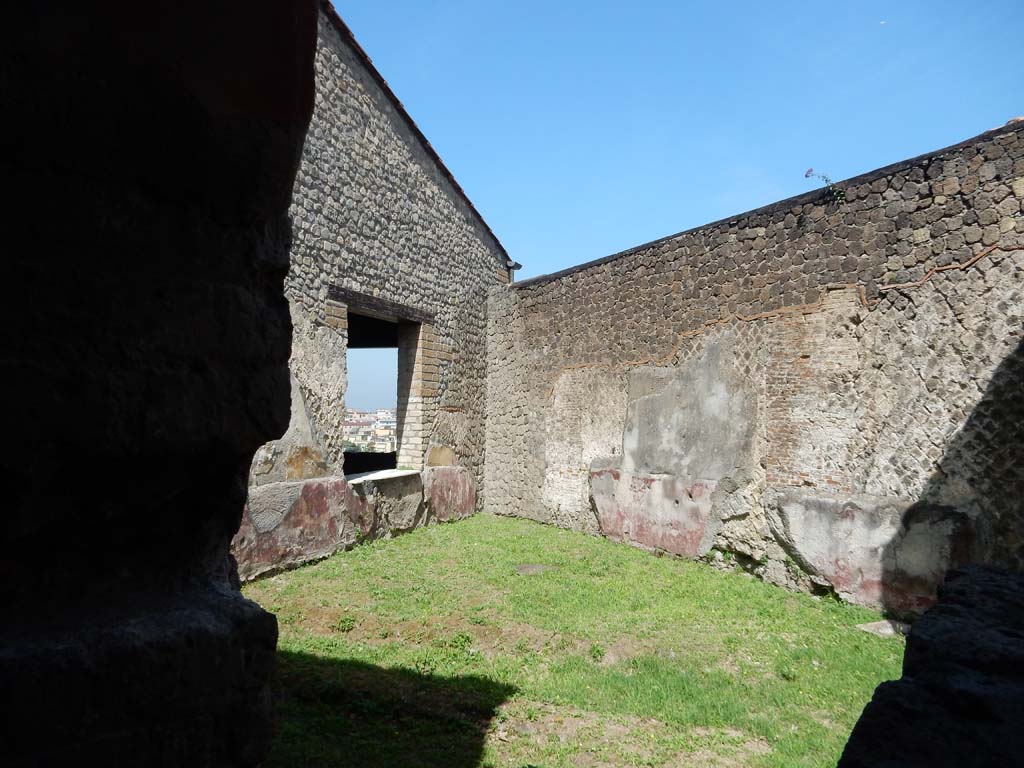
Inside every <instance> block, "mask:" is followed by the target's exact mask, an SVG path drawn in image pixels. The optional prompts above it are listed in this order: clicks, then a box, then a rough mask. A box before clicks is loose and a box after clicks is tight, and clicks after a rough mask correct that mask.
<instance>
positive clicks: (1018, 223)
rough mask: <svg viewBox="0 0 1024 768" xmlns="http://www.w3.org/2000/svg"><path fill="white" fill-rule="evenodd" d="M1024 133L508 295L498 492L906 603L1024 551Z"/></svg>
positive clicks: (977, 143) (535, 510)
mask: <svg viewBox="0 0 1024 768" xmlns="http://www.w3.org/2000/svg"><path fill="white" fill-rule="evenodd" d="M1022 133H1024V129H1022V128H1021V127H1020V125H1016V126H1013V127H1009V126H1008V127H1007V128H1005V129H1001V130H998V131H993V132H990V133H988V134H985V135H983V136H981V137H978V138H977V139H974V140H972V141H970V142H966V143H964V144H963V145H959V146H957V147H951V148H950V149H948V150H944V151H941V152H938V153H934V154H933V155H929V156H925V157H923V158H917V159H915V160H912V161H908V162H906V163H903V164H899V165H897V166H892V167H890V168H886V169H881V170H880V171H876V172H874V173H871V174H867V175H865V176H863V177H860V178H857V179H852V180H851V181H849V182H846V183H844V184H843V187H844V189H845V191H846V200H847V202H846V203H845V204H844V205H841V206H840V205H836V204H835V203H834V202H832V201H831V200H830V199H829V198H828V196H827V195H825V194H818V195H805V196H803V197H801V198H796V199H794V200H791V201H784V202H782V203H778V204H775V205H773V206H769V207H767V208H765V209H761V210H759V211H754V212H752V213H750V214H745V215H743V216H740V217H737V218H735V219H732V220H728V221H723V222H719V223H716V224H712V225H708V226H707V227H703V228H700V229H696V230H693V231H690V232H685V233H682V234H680V235H676V236H673V237H670V238H666V239H664V240H661V241H658V242H655V243H651V244H649V245H645V246H640V247H638V248H635V249H633V250H631V251H628V252H625V253H623V254H620V255H618V256H615V257H610V258H609V259H604V260H600V261H598V262H594V263H592V264H587V265H582V266H581V267H578V268H575V269H573V270H568V271H566V272H565V273H559V274H557V275H552V276H549V277H545V278H537V279H534V280H528V281H525V282H523V283H519V284H516V285H513V286H511V287H509V288H497V289H494V290H492V291H491V294H490V316H489V318H488V343H489V359H488V387H489V391H490V393H491V397H490V399H489V401H488V422H487V430H488V431H487V455H488V462H487V474H486V492H487V496H486V507H487V509H489V510H491V511H494V512H497V513H501V514H512V515H522V516H527V517H531V518H533V519H537V520H542V521H546V522H551V523H554V524H558V525H562V526H565V527H572V528H578V529H581V530H591V531H592V530H593V529H594V526H595V511H596V513H597V517H598V519H599V520H601V522H602V523H603V525H602V528H603V530H604V532H605V533H606V534H609V535H613V536H618V537H620V538H624V539H626V540H629V541H631V542H632V543H635V544H638V545H640V546H646V547H649V548H664V549H668V550H670V551H678V552H679V553H681V554H687V555H690V556H698V555H703V554H704V553H705V552H707V550H708V548H709V547H712V548H713V551H712V554H715V553H719V554H718V555H716V556H718V557H720V556H721V553H732V554H734V555H737V556H739V557H740V560H741V561H742V562H743V563H744V564H745V565H746V567H748V568H750V569H751V570H753V571H754V572H756V573H758V574H759V575H761V576H763V577H764V578H767V579H769V580H771V581H775V582H778V583H783V584H787V585H789V586H795V587H801V588H807V589H809V588H816V587H826V588H832V589H835V590H837V591H839V592H840V593H842V594H843V595H844V596H846V597H847V598H849V599H851V600H855V601H859V602H865V603H870V604H876V605H877V604H885V605H887V606H889V607H891V608H892V609H893V610H896V611H901V610H916V609H918V608H920V607H921V606H922V605H924V604H926V603H927V602H928V601H929V600H930V599H931V595H932V593H933V591H934V586H935V582H936V581H937V579H938V578H940V575H941V573H942V572H943V571H944V568H945V566H946V565H955V564H957V562H959V561H961V560H964V559H981V560H987V561H991V562H997V563H1002V564H1006V565H1010V566H1014V567H1020V565H1021V564H1022V563H1024V553H1022V551H1021V543H1022V538H1021V524H1020V523H1021V520H1020V513H1019V511H1018V510H1017V509H1016V506H1015V503H1014V502H1012V501H1010V499H1013V498H1019V497H1020V494H1021V493H1024V477H1022V472H1024V468H1022V467H1021V466H1020V464H1019V462H1018V461H1016V460H1014V459H1013V458H1012V457H1011V456H1010V454H1012V453H1014V452H1019V451H1020V450H1021V449H1022V446H1024V437H1022V430H1024V427H1022V425H1024V412H1022V411H1024V409H1022V406H1021V403H1020V401H1019V397H1016V396H1014V395H1012V391H1013V385H1012V382H1016V383H1017V387H1018V388H1019V387H1020V386H1021V380H1020V374H1021V371H1022V368H1024V366H1022V365H1021V364H1020V361H1019V358H1020V354H1021V353H1020V348H1019V346H1020V344H1021V338H1022V328H1024V326H1022V314H1024V294H1022V291H1021V287H1020V286H1021V284H1022V283H1021V279H1022V277H1024V271H1022V270H1024V266H1022V263H1024V251H1021V250H1020V248H1021V246H1022V245H1024V219H1022V218H1021V198H1022V197H1024V178H1022V177H1024V138H1022ZM715 350H717V352H716V351H715ZM638 377H640V378H638ZM645 377H646V378H645ZM598 378H600V380H601V381H602V382H603V383H604V388H603V389H602V390H601V393H600V395H599V396H596V395H595V394H594V393H588V392H586V390H585V385H584V384H582V382H593V381H596V380H598ZM643 381H647V382H648V383H647V384H646V385H645V384H643V383H642V382H643ZM673 381H675V382H677V384H676V385H675V386H670V385H669V382H673ZM644 386H647V388H648V389H650V390H651V392H652V393H655V394H651V393H648V394H645V393H644V392H643V391H642V390H643V389H644ZM657 393H660V394H657ZM590 420H596V421H598V422H600V423H601V424H602V425H604V430H603V431H602V432H601V433H600V434H598V435H593V434H587V433H586V432H585V431H584V430H583V429H581V425H583V424H586V423H588V422H589V421H590ZM641 426H642V428H640V427H641ZM747 438H749V439H747ZM737 441H738V442H741V443H743V444H744V445H745V446H746V448H745V450H743V451H739V454H742V459H740V460H735V458H734V457H735V456H736V455H737V452H736V451H735V450H733V449H731V448H730V446H731V445H733V444H734V443H736V442H737ZM616 449H617V451H616ZM584 456H587V457H589V459H590V460H589V461H584V460H583V457H584ZM719 457H721V458H723V459H726V458H727V459H729V460H727V461H718V458H719ZM586 475H589V480H588V481H586V482H587V483H588V485H589V496H590V497H591V502H592V503H591V504H590V505H583V504H579V503H567V501H566V500H567V499H574V498H578V496H579V478H580V477H584V476H586ZM695 483H700V484H701V485H700V491H701V492H700V494H695V493H694V492H693V491H694V489H695V487H696V486H695ZM705 489H706V490H707V491H708V492H709V495H705V494H704V490H705ZM800 494H811V495H812V496H813V498H814V499H816V501H815V502H814V503H813V504H811V506H810V507H808V504H810V502H809V501H808V500H807V499H803V500H799V499H798V497H799V496H800ZM698 496H699V498H698ZM690 497H692V498H690ZM800 498H802V497H800ZM684 502H685V503H684ZM801 505H802V506H801ZM798 507H799V509H802V510H803V511H804V512H806V511H807V509H813V512H812V513H810V514H809V516H808V515H807V514H804V512H799V510H798ZM885 510H890V511H889V512H886V511H885ZM798 513H799V514H798ZM602 516H603V517H602ZM844 516H845V517H844ZM798 517H800V519H802V520H803V521H804V523H805V524H801V525H796V524H795V523H793V521H795V520H796V519H797V518H798ZM783 518H785V519H788V520H789V521H790V523H791V524H790V525H789V526H788V527H787V526H786V525H785V524H781V525H780V520H781V519H783ZM837 521H842V525H845V526H847V528H849V533H848V534H843V537H845V539H844V540H848V541H849V544H848V545H842V546H840V545H839V544H838V543H837V541H838V539H837V541H829V542H822V540H821V538H820V535H819V534H820V533H821V532H823V531H826V530H830V529H835V528H834V525H835V524H836V523H837ZM830 526H831V528H830ZM879 526H881V527H882V528H885V532H884V534H880V536H881V538H878V537H875V538H878V541H875V540H874V538H873V534H872V533H871V531H872V530H876V531H877V530H880V528H879ZM886 526H888V527H886ZM797 528H800V530H801V531H802V532H801V533H797V532H796V529H797ZM835 530H838V529H835ZM843 537H839V538H843ZM836 546H839V547H840V549H843V546H845V547H846V549H847V550H849V552H850V553H851V554H850V557H849V558H845V557H844V556H843V554H842V552H839V551H833V550H834V549H835V547H836ZM825 551H827V552H829V553H830V554H829V556H830V557H831V558H832V559H831V561H829V562H827V563H826V562H823V561H822V562H819V561H820V560H821V556H822V555H821V553H822V552H825ZM844 551H845V550H844ZM921 552H928V553H931V554H930V559H928V558H925V559H924V560H922V559H921V556H920V553H921ZM847 560H848V561H849V562H847ZM939 561H942V562H941V563H940V562H939ZM873 581H874V582H878V581H881V582H888V586H887V587H886V589H882V587H881V586H879V585H878V584H872V582H873ZM883 593H884V594H883Z"/></svg>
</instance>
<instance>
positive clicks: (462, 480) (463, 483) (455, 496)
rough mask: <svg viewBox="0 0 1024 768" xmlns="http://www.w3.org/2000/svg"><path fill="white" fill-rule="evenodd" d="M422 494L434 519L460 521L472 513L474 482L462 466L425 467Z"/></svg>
mask: <svg viewBox="0 0 1024 768" xmlns="http://www.w3.org/2000/svg"><path fill="white" fill-rule="evenodd" d="M423 496H424V499H425V500H426V504H427V510H428V514H430V515H431V516H432V517H433V519H434V520H437V521H439V522H447V521H449V520H461V519H463V518H465V517H469V516H470V515H472V514H473V513H474V512H476V482H475V481H474V479H473V473H472V472H471V471H470V470H469V469H467V468H466V467H454V466H450V467H428V468H427V469H425V470H424V471H423Z"/></svg>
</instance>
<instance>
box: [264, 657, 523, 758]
mask: <svg viewBox="0 0 1024 768" xmlns="http://www.w3.org/2000/svg"><path fill="white" fill-rule="evenodd" d="M515 690H516V689H515V688H514V687H512V686H510V685H505V684H502V683H497V682H495V681H493V680H488V679H487V678H483V677H439V676H435V675H424V674H419V673H416V672H412V671H409V670H402V669H383V668H381V667H376V666H373V665H370V664H364V663H362V662H357V661H349V660H339V659H327V658H322V657H319V656H313V655H310V654H306V653H294V652H290V651H279V652H278V656H277V682H276V691H275V693H276V696H277V708H278V714H279V723H278V733H277V738H276V740H275V742H274V747H273V750H272V752H271V756H270V760H269V761H268V762H267V765H268V766H272V767H273V766H277V767H280V768H283V767H284V766H289V767H291V766H324V767H325V768H327V767H331V766H342V767H347V766H362V767H369V768H372V767H373V766H388V767H389V768H398V767H400V766H409V768H427V767H428V766H430V767H434V766H436V767H437V768H442V767H443V768H476V766H478V765H479V764H480V759H481V757H482V755H483V749H484V739H485V737H486V734H487V729H488V727H489V725H490V721H491V719H492V718H493V717H494V714H495V712H496V711H497V709H498V707H499V706H501V704H502V703H503V702H505V701H506V700H507V699H508V698H509V697H510V696H511V695H512V694H514V693H515Z"/></svg>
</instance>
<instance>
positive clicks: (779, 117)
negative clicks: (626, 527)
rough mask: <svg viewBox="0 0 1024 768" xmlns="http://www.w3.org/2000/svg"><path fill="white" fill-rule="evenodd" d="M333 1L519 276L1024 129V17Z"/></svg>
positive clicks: (748, 6) (990, 2) (918, 5)
mask: <svg viewBox="0 0 1024 768" xmlns="http://www.w3.org/2000/svg"><path fill="white" fill-rule="evenodd" d="M335 6H336V7H337V9H338V11H339V13H340V14H341V16H342V18H343V19H345V21H346V23H347V24H348V25H349V27H350V28H351V29H352V31H353V33H354V34H355V36H356V39H357V40H359V42H360V44H361V45H362V46H363V48H365V49H366V51H367V53H368V54H369V55H370V57H371V58H372V59H373V61H374V63H375V65H376V66H377V68H378V69H379V70H380V72H381V74H382V75H383V76H384V77H385V79H387V81H388V82H389V83H390V84H391V87H392V89H393V90H394V91H395V93H396V94H397V95H398V98H399V99H401V100H402V102H403V103H404V104H405V107H406V109H407V110H408V111H409V113H410V114H411V115H412V116H413V119H415V120H416V122H417V124H418V125H419V126H420V128H421V129H422V131H423V132H424V134H426V136H427V138H428V139H429V140H430V142H431V143H432V144H433V145H434V147H435V149H436V150H437V151H438V153H439V154H440V155H441V157H442V158H443V159H444V161H445V163H446V164H447V166H448V167H449V168H450V169H451V171H452V173H453V174H454V175H455V177H456V178H457V179H458V180H459V183H460V184H461V185H462V187H463V189H465V190H466V193H467V194H468V195H469V197H470V199H471V200H472V201H473V202H474V204H475V205H476V207H477V209H478V210H479V211H480V212H481V213H482V214H483V216H484V218H485V219H486V220H487V222H488V223H489V224H490V226H491V228H492V229H493V230H494V232H495V233H496V234H497V235H498V237H499V239H500V240H501V241H502V243H503V244H504V245H505V247H506V249H507V250H508V252H509V254H510V255H511V256H512V258H514V259H516V260H517V261H519V262H521V263H522V264H523V269H522V271H521V272H519V274H518V277H519V278H520V279H521V278H525V277H530V276H533V275H538V274H544V273H547V272H553V271H557V270H559V269H563V268H565V267H568V266H571V265H573V264H578V263H580V262H583V261H589V260H591V259H595V258H599V257H601V256H606V255H608V254H611V253H615V252H616V251H620V250H622V249H625V248H629V247H631V246H634V245H639V244H641V243H644V242H647V241H649V240H654V239H656V238H659V237H663V236H665V235H669V234H672V233H674V232H678V231H680V230H683V229H688V228H690V227H694V226H698V225H700V224H703V223H706V222H710V221H714V220H716V219H720V218H723V217H726V216H730V215H733V214H736V213H740V212H742V211H745V210H749V209H751V208H755V207H757V206H760V205H765V204H767V203H771V202H773V201H775V200H779V199H781V198H784V197H788V196H790V195H794V194H799V193H801V192H804V191H807V190H808V189H811V188H812V187H813V186H814V184H815V183H816V182H813V181H812V180H809V179H805V178H804V171H805V170H806V169H807V168H808V167H811V166H813V167H814V168H815V169H816V170H819V171H823V172H825V173H827V174H829V175H830V176H831V177H832V178H834V179H836V180H839V179H843V178H846V177H849V176H853V175H856V174H859V173H863V172H865V171H869V170H871V169H873V168H877V167H880V166H883V165H886V164H888V163H892V162H896V161H898V160H903V159H905V158H909V157H912V156H914V155H918V154H921V153H923V152H929V151H931V150H934V149H939V148H941V147H944V146H947V145H949V144H954V143H956V142H958V141H962V140H963V139H966V138H969V137H971V136H974V135H976V134H978V133H981V132H982V131H985V130H988V129H990V128H995V127H997V126H1000V125H1002V124H1004V123H1005V122H1006V121H1007V120H1008V119H1010V118H1011V117H1014V116H1017V115H1024V45H1022V44H1021V40H1020V35H1021V31H1022V30H1024V0H978V1H977V2H967V0H887V1H886V2H880V1H879V0H851V1H849V2H810V1H806V2H785V1H783V2H778V1H776V2H763V1H762V2H727V1H722V0H719V1H718V2H682V1H681V0H676V1H675V2H654V1H653V0H652V1H650V2H645V1H644V0H634V1H633V2H615V3H612V2H602V1H601V0H585V1H583V0H545V1H544V2H534V1H532V0H527V1H523V0H517V1H516V2H511V1H509V2H492V1H487V0H453V1H450V2H430V0H415V1H412V0H400V1H396V2H381V1H380V0H335Z"/></svg>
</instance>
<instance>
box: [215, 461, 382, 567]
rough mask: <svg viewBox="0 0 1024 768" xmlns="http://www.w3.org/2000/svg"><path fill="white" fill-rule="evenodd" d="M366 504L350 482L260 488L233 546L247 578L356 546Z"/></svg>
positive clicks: (254, 492)
mask: <svg viewBox="0 0 1024 768" xmlns="http://www.w3.org/2000/svg"><path fill="white" fill-rule="evenodd" d="M364 508H365V502H364V501H363V500H362V499H361V498H360V497H359V496H358V494H356V493H354V492H353V490H352V488H351V487H350V486H349V484H348V483H347V482H346V480H345V479H344V478H321V479H318V480H308V481H304V482H294V483H271V484H269V485H262V486H258V487H254V488H252V489H250V491H249V500H248V502H247V504H246V507H245V512H244V513H243V515H242V524H241V527H240V528H239V529H238V533H237V534H235V538H234V540H233V541H232V543H231V546H232V553H233V554H234V556H235V559H236V560H237V561H238V574H239V577H240V578H242V579H243V580H246V579H251V578H254V577H256V576H259V575H260V574H263V573H268V572H270V571H275V570H280V569H282V568H289V567H293V566H295V565H300V564H301V563H305V562H309V561H310V560H315V559H317V558H321V557H327V556H328V555H331V554H333V553H334V552H337V551H338V550H340V549H345V548H346V547H350V546H352V545H353V544H354V543H355V542H356V540H357V539H358V538H359V536H360V534H361V532H362V531H361V527H362V524H363V520H364V517H365V512H364Z"/></svg>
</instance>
